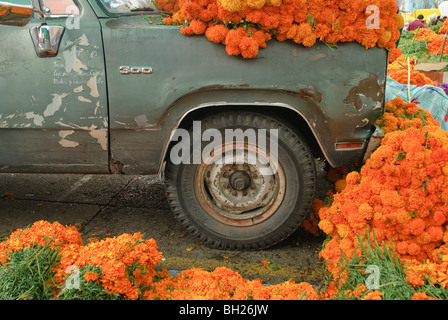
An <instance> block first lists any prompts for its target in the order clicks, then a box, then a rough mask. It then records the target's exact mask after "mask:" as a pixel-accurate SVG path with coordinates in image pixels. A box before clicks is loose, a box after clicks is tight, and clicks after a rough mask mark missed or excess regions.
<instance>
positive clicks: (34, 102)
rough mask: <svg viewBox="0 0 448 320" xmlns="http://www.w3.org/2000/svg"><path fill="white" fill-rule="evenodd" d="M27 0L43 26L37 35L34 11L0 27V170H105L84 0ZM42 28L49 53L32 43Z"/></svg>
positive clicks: (98, 79)
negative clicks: (30, 16) (18, 23)
mask: <svg viewBox="0 0 448 320" xmlns="http://www.w3.org/2000/svg"><path fill="white" fill-rule="evenodd" d="M32 1H33V5H34V8H35V9H37V10H40V11H41V12H42V13H43V15H44V17H45V20H46V24H47V27H46V28H45V29H42V30H40V34H39V33H38V32H39V29H38V28H39V27H40V26H41V25H42V22H43V17H42V15H41V14H37V13H36V14H34V16H33V19H32V20H31V21H30V23H29V24H27V25H26V26H22V27H19V26H11V25H0V50H1V54H0V172H8V171H15V172H18V171H21V172H55V171H59V172H107V171H108V162H109V157H108V131H107V130H108V112H107V94H106V79H105V71H104V56H103V47H102V39H101V32H100V25H99V23H98V19H97V18H96V16H95V14H94V12H93V11H92V9H91V7H90V6H89V5H88V3H87V2H86V1H85V0H76V1H74V0H32ZM23 2H24V0H20V1H19V0H13V1H12V3H19V4H23ZM43 32H46V33H47V35H48V36H49V39H50V38H51V40H52V44H54V45H55V47H57V44H58V42H59V46H58V47H57V48H56V49H55V50H56V52H52V54H49V52H50V53H51V51H52V50H49V51H46V50H42V46H40V47H39V46H38V43H37V41H38V38H39V37H42V36H44V33H43ZM58 38H59V39H60V40H59V41H58ZM36 45H37V46H38V47H37V48H36ZM44 49H48V48H44ZM51 49H54V48H53V47H52V48H51ZM53 51H54V50H53Z"/></svg>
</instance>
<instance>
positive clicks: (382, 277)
mask: <svg viewBox="0 0 448 320" xmlns="http://www.w3.org/2000/svg"><path fill="white" fill-rule="evenodd" d="M358 240H359V242H360V244H359V246H360V247H361V249H362V252H363V254H362V255H361V256H353V257H351V258H350V259H347V258H346V257H344V258H343V261H342V262H341V267H342V270H344V271H346V272H347V275H348V276H347V279H346V281H345V283H344V284H343V285H342V286H340V288H339V291H338V293H337V295H336V296H335V297H334V299H335V300H347V299H352V300H354V299H356V298H355V297H354V296H353V295H351V296H349V295H348V294H347V292H350V291H353V290H355V289H357V288H358V287H359V285H360V284H364V285H366V287H367V290H366V291H365V292H364V293H363V295H362V296H361V297H360V299H362V298H363V297H365V296H366V295H367V294H368V293H369V292H371V291H373V290H377V291H379V292H381V293H382V294H383V297H382V298H383V300H410V299H411V298H412V296H413V295H414V294H416V293H420V292H425V293H426V294H427V295H428V296H430V297H433V298H437V299H442V300H447V299H448V291H447V290H446V289H445V288H444V287H442V286H441V285H440V284H438V283H431V281H430V280H429V278H428V276H426V278H425V279H426V281H425V284H424V285H423V286H421V287H417V288H414V287H413V286H412V285H411V284H410V283H409V282H407V281H406V273H405V270H406V263H405V261H403V260H401V259H400V258H399V257H398V256H397V254H396V253H395V249H394V247H393V245H391V246H390V248H388V247H387V246H386V245H385V243H384V242H383V243H382V244H381V245H380V244H378V242H377V241H376V238H374V241H373V243H374V245H373V246H372V245H371V244H370V243H371V241H370V237H369V236H368V237H367V244H363V242H362V239H360V237H359V236H358ZM390 243H392V241H390ZM369 266H374V267H375V268H376V270H377V271H378V280H379V281H378V283H377V286H372V282H371V281H369V280H371V279H372V277H374V272H373V273H368V272H367V271H368V268H369Z"/></svg>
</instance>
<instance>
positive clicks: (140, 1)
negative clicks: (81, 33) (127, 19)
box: [100, 0, 157, 14]
mask: <svg viewBox="0 0 448 320" xmlns="http://www.w3.org/2000/svg"><path fill="white" fill-rule="evenodd" d="M100 2H101V3H102V4H103V6H104V7H105V8H106V10H108V11H109V12H110V13H114V14H117V13H118V14H120V13H131V12H138V11H139V10H142V9H147V10H150V9H154V10H157V8H156V6H155V5H154V2H155V1H153V0H100Z"/></svg>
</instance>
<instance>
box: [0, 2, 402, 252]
mask: <svg viewBox="0 0 448 320" xmlns="http://www.w3.org/2000/svg"><path fill="white" fill-rule="evenodd" d="M126 2H127V4H128V5H121V6H120V4H119V3H118V2H115V1H109V0H79V1H73V0H66V1H62V2H59V1H58V2H54V1H50V0H38V1H33V2H32V5H31V4H30V2H28V1H27V0H20V1H13V2H12V3H11V2H9V3H6V2H0V23H1V24H3V25H2V26H0V42H1V43H2V54H1V55H0V69H1V71H2V72H1V74H2V75H3V76H1V77H0V97H1V104H0V105H1V106H0V108H1V111H0V135H1V137H2V138H1V139H0V151H1V152H0V172H48V173H55V172H59V173H60V172H71V173H124V174H154V173H158V174H159V175H160V176H161V177H163V178H164V179H165V180H166V185H167V197H168V200H169V202H170V204H171V207H172V209H173V212H174V214H175V215H176V216H177V218H178V221H180V223H182V224H183V225H184V226H185V228H186V229H188V230H189V231H190V232H191V233H193V234H195V235H197V236H198V237H199V239H201V240H202V241H204V242H205V243H207V244H209V245H210V246H213V247H217V248H227V249H261V248H266V247H269V246H272V245H274V244H277V243H279V242H280V241H282V240H284V239H285V238H287V237H288V236H289V235H290V234H291V233H293V232H294V231H295V230H296V229H297V228H298V227H299V226H300V225H301V223H302V222H303V221H304V219H305V218H306V217H307V216H308V214H309V211H310V207H311V205H312V202H313V200H314V197H315V191H316V168H315V158H316V157H320V158H325V159H326V160H327V161H328V163H329V164H330V165H331V166H333V167H339V166H342V165H347V164H353V163H357V162H361V161H363V158H364V156H365V152H366V150H367V146H368V144H369V142H370V140H371V139H370V138H371V136H372V134H373V132H374V130H375V121H376V120H377V119H378V117H379V116H380V115H381V114H382V113H383V111H384V87H385V79H386V69H387V49H391V48H394V46H395V42H396V40H397V39H398V37H399V32H398V28H399V27H400V26H399V23H400V21H399V19H397V17H399V16H397V15H396V12H397V7H396V4H395V1H393V0H376V1H361V0H359V1H354V0H352V1H347V0H343V1H339V0H338V1H330V0H327V1H316V0H307V1H305V0H285V1H278V0H277V1H263V0H258V1H253V0H250V1H235V0H233V1H232V0H221V1H211V0H210V1H209V0H200V1H196V0H191V1H188V2H187V1H174V2H172V1H164V0H158V1H157V2H156V4H157V6H158V8H157V9H151V8H143V7H142V8H135V7H132V6H129V5H131V4H132V2H133V1H126ZM148 3H149V4H151V6H152V2H148ZM167 12H170V14H168V15H167ZM179 25H181V28H180V31H179ZM199 34H205V36H193V35H199ZM185 35H190V36H185ZM207 38H208V39H210V40H211V41H212V42H211V41H209V40H208V39H207ZM222 44H224V45H225V50H223V46H222ZM249 58H251V59H249ZM17 65H23V66H26V67H24V68H22V69H21V70H17V67H16V66H17ZM226 134H228V135H227V136H226ZM224 137H230V139H228V140H226V139H224ZM229 150H231V151H229ZM234 155H238V156H239V157H236V156H234ZM254 155H255V156H256V157H255V158H254V157H253V156H254ZM227 156H229V157H228V158H227ZM223 159H226V161H222V160H223ZM254 159H255V160H254ZM252 160H253V161H252Z"/></svg>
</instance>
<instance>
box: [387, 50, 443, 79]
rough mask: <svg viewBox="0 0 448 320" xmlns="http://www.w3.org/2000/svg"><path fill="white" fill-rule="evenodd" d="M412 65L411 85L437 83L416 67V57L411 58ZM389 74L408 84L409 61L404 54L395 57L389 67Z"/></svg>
mask: <svg viewBox="0 0 448 320" xmlns="http://www.w3.org/2000/svg"><path fill="white" fill-rule="evenodd" d="M409 67H410V81H409V84H411V85H430V86H435V85H436V83H435V82H434V81H433V80H431V79H430V78H429V77H428V76H426V75H425V74H424V73H422V72H420V71H418V70H416V69H415V58H410V59H409ZM387 75H388V76H389V77H391V78H392V79H394V80H395V81H397V82H399V83H402V84H408V61H407V59H406V58H405V57H404V56H403V55H400V56H399V57H394V60H393V61H392V62H391V63H390V64H389V66H388V69H387Z"/></svg>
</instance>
